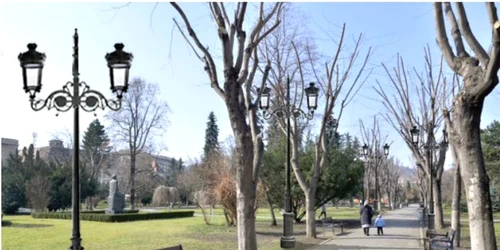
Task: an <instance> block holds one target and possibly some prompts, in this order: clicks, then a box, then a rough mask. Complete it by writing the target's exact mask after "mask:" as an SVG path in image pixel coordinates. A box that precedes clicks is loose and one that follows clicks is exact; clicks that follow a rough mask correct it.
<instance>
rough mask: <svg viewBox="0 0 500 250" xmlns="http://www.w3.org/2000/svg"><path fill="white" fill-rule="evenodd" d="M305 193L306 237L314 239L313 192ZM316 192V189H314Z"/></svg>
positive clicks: (314, 210) (314, 211)
mask: <svg viewBox="0 0 500 250" xmlns="http://www.w3.org/2000/svg"><path fill="white" fill-rule="evenodd" d="M312 190H313V189H312V188H311V191H309V192H306V194H305V195H306V237H308V238H316V209H315V205H316V200H315V197H316V196H315V195H316V194H315V192H313V191H312ZM314 191H316V189H314Z"/></svg>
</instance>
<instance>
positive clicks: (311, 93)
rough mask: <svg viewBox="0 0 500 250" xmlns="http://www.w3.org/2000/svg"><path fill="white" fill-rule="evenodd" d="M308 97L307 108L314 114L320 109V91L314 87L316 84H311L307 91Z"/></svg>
mask: <svg viewBox="0 0 500 250" xmlns="http://www.w3.org/2000/svg"><path fill="white" fill-rule="evenodd" d="M305 91H306V96H307V108H309V110H310V111H311V112H312V113H314V110H315V109H316V108H317V107H318V91H319V89H318V88H316V87H315V86H314V82H311V83H309V87H307V88H306V89H305Z"/></svg>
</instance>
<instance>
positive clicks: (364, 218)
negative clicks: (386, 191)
mask: <svg viewBox="0 0 500 250" xmlns="http://www.w3.org/2000/svg"><path fill="white" fill-rule="evenodd" d="M359 215H360V219H361V227H362V228H363V232H364V233H365V235H366V236H370V227H371V225H372V218H373V209H372V207H370V204H368V201H365V204H364V206H363V207H362V208H361V209H360V211H359Z"/></svg>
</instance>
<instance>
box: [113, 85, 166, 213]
mask: <svg viewBox="0 0 500 250" xmlns="http://www.w3.org/2000/svg"><path fill="white" fill-rule="evenodd" d="M158 96H159V88H158V86H157V85H156V84H152V83H147V82H146V81H145V80H144V79H142V78H134V79H132V81H131V83H130V85H129V89H128V92H127V95H125V96H124V97H123V106H122V108H121V109H120V110H119V111H117V112H111V113H108V114H107V115H106V117H107V118H108V119H109V120H111V131H112V133H114V138H115V140H116V141H119V142H122V143H124V144H126V145H127V148H128V152H127V154H128V156H129V157H130V175H129V181H130V183H129V184H130V189H129V190H130V203H131V209H134V208H135V176H136V163H137V162H136V160H137V155H138V154H140V153H141V152H148V151H149V150H150V149H151V148H152V143H153V138H154V136H157V135H160V134H161V133H162V132H164V131H165V130H166V128H167V125H168V124H167V123H168V120H167V113H168V111H169V108H168V104H167V102H166V101H163V100H160V99H159V98H158Z"/></svg>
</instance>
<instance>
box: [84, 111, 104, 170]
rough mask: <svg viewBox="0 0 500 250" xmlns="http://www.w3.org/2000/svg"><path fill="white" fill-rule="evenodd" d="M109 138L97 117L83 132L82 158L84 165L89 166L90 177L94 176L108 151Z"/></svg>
mask: <svg viewBox="0 0 500 250" xmlns="http://www.w3.org/2000/svg"><path fill="white" fill-rule="evenodd" d="M108 145H109V138H108V135H107V134H106V130H105V129H104V126H103V125H101V123H100V122H99V119H95V120H94V121H92V122H91V123H90V124H89V126H88V128H87V131H85V133H84V134H83V143H82V149H83V154H82V158H83V161H84V162H85V163H86V165H87V166H88V167H89V168H90V169H89V174H90V177H91V178H96V177H97V175H98V173H99V171H100V169H101V166H102V165H103V163H104V160H105V158H106V156H107V154H108V153H109V151H110V147H109V146H108Z"/></svg>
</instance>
